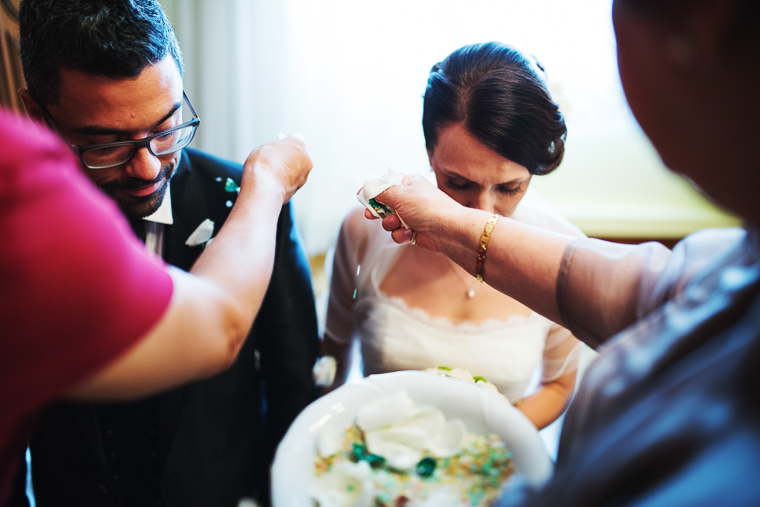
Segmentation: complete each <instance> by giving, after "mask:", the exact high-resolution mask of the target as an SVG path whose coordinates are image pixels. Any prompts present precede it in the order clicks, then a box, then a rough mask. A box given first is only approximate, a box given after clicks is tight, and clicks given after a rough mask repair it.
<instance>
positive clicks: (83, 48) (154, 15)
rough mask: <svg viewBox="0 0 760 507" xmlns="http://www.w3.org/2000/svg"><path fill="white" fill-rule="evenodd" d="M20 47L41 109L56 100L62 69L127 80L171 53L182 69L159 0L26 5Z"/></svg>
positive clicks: (26, 1)
mask: <svg viewBox="0 0 760 507" xmlns="http://www.w3.org/2000/svg"><path fill="white" fill-rule="evenodd" d="M19 44H20V49H21V63H22V66H23V69H24V77H25V78H26V83H27V87H28V89H29V94H30V95H31V96H32V97H33V98H34V99H35V100H37V101H38V102H40V103H41V104H53V103H55V102H57V101H58V96H59V93H60V89H61V78H60V72H59V71H60V69H61V68H66V69H71V70H77V71H80V72H85V73H88V74H94V75H100V76H106V77H111V78H129V77H135V76H137V75H139V74H140V72H141V71H142V70H143V69H144V68H145V67H147V66H149V65H153V64H155V63H158V62H159V61H161V60H163V59H164V58H165V57H166V55H167V54H170V55H171V56H172V58H174V61H175V62H177V66H178V67H179V72H180V74H182V72H183V70H184V68H183V64H182V53H181V51H180V49H179V43H178V42H177V37H176V36H175V35H174V30H172V27H171V25H170V24H169V20H168V19H167V18H166V14H165V13H164V11H163V9H162V8H161V5H160V4H159V3H158V0H22V2H21V5H20V6H19Z"/></svg>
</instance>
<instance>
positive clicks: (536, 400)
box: [515, 372, 576, 430]
mask: <svg viewBox="0 0 760 507" xmlns="http://www.w3.org/2000/svg"><path fill="white" fill-rule="evenodd" d="M575 377H576V372H572V373H568V374H567V375H563V376H561V377H560V378H558V379H557V380H554V381H552V382H547V383H545V384H541V388H540V389H539V390H538V391H536V392H535V393H533V394H531V395H530V396H527V397H525V398H523V399H522V400H520V401H518V402H517V403H515V407H517V409H519V410H520V411H521V412H522V413H523V414H525V415H526V416H527V417H528V419H530V422H532V423H533V424H534V425H535V426H536V429H539V430H540V429H543V428H545V427H547V426H549V425H550V424H551V423H553V422H554V421H555V420H556V419H557V418H558V417H559V416H560V415H562V412H563V411H564V410H565V407H567V404H568V403H570V398H571V397H572V396H573V389H574V388H575Z"/></svg>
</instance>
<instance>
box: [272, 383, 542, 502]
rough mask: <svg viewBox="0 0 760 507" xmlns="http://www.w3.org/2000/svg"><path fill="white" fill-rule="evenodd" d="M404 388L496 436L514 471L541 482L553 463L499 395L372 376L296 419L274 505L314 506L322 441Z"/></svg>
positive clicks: (280, 457)
mask: <svg viewBox="0 0 760 507" xmlns="http://www.w3.org/2000/svg"><path fill="white" fill-rule="evenodd" d="M402 389H403V390H405V391H406V392H407V393H408V394H409V396H410V397H411V398H412V400H414V403H415V404H416V405H433V406H434V407H438V408H439V409H440V410H441V411H442V412H443V414H444V415H445V416H446V418H447V419H455V418H456V419H462V420H463V421H464V423H465V424H466V425H467V429H468V430H469V431H470V432H473V433H489V432H490V433H496V434H498V435H499V437H501V439H502V440H503V441H504V443H505V444H506V446H507V449H508V450H509V451H511V452H512V456H513V459H514V465H515V472H516V473H519V474H522V475H523V476H525V477H526V478H527V479H528V480H529V481H531V482H533V483H535V484H540V483H543V482H545V481H546V480H547V479H548V478H549V477H550V476H551V473H552V462H551V460H550V459H549V455H548V453H547V451H546V448H545V447H544V444H543V443H542V441H541V439H540V438H539V436H538V432H537V431H536V428H535V426H533V424H532V423H531V422H530V421H529V420H528V418H527V417H525V416H524V415H523V414H522V412H520V411H519V410H517V409H516V408H514V407H513V406H512V405H510V404H509V403H508V402H507V401H506V400H505V399H504V398H502V397H501V396H499V395H498V394H496V393H492V392H489V391H486V390H485V389H483V388H481V387H478V386H476V385H475V384H471V383H469V382H463V381H461V380H456V379H452V378H446V377H442V376H438V375H433V374H430V373H423V372H419V371H401V372H395V373H384V374H382V375H371V376H369V377H367V378H364V379H362V380H361V381H359V382H357V383H352V384H346V385H344V386H341V387H340V388H338V389H336V390H335V391H333V392H331V393H329V394H327V395H325V396H323V397H321V398H319V399H318V400H316V401H315V402H314V403H312V404H311V405H309V406H308V407H306V409H305V410H304V411H303V412H301V414H300V415H299V416H298V417H297V418H296V420H295V421H294V422H293V424H292V425H291V426H290V429H289V430H288V432H287V433H286V434H285V438H284V439H283V440H282V442H280V445H279V447H278V448H277V454H276V455H275V459H274V464H273V465H272V504H273V505H274V507H313V506H314V502H313V500H311V498H309V495H308V494H307V489H308V487H309V484H310V482H311V480H312V479H313V478H314V457H315V456H316V449H317V437H318V435H319V434H320V432H321V431H322V429H323V428H324V427H325V426H327V425H330V426H333V427H334V428H336V429H338V430H339V431H343V430H344V429H346V428H348V427H349V426H351V425H352V424H354V422H355V421H354V419H355V417H356V412H357V410H358V409H359V407H360V406H362V405H364V404H365V403H368V402H370V401H372V400H374V399H377V398H381V397H383V396H388V395H390V394H394V393H397V392H398V391H401V390H402Z"/></svg>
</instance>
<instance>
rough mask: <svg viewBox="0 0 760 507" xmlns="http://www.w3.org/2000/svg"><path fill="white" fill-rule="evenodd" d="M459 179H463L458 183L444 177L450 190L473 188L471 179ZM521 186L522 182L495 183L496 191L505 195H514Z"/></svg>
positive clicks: (457, 190)
mask: <svg viewBox="0 0 760 507" xmlns="http://www.w3.org/2000/svg"><path fill="white" fill-rule="evenodd" d="M460 181H463V182H462V183H458V182H456V181H454V180H453V179H451V178H446V181H445V185H446V186H447V187H448V188H450V189H451V190H454V191H455V192H464V191H466V190H471V189H472V188H473V185H474V184H473V183H472V182H471V181H467V180H460ZM521 188H522V184H517V185H516V186H514V184H511V183H509V184H504V185H497V186H496V191H497V192H500V193H502V194H506V195H515V194H517V193H518V192H519V191H520V189H521Z"/></svg>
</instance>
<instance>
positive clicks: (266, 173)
mask: <svg viewBox="0 0 760 507" xmlns="http://www.w3.org/2000/svg"><path fill="white" fill-rule="evenodd" d="M249 195H250V196H251V197H252V198H255V199H257V200H258V199H267V200H268V199H272V200H274V201H277V203H278V204H279V205H280V206H282V205H283V204H284V203H285V196H286V195H287V192H286V191H285V189H284V188H283V186H282V182H281V181H280V180H279V179H278V178H277V177H276V176H275V175H274V174H273V173H272V172H271V170H269V169H267V168H264V167H263V166H262V163H254V164H253V165H252V167H251V168H250V169H248V168H246V170H245V171H244V173H243V179H242V181H241V183H240V196H241V197H243V198H248V196H249Z"/></svg>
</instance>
